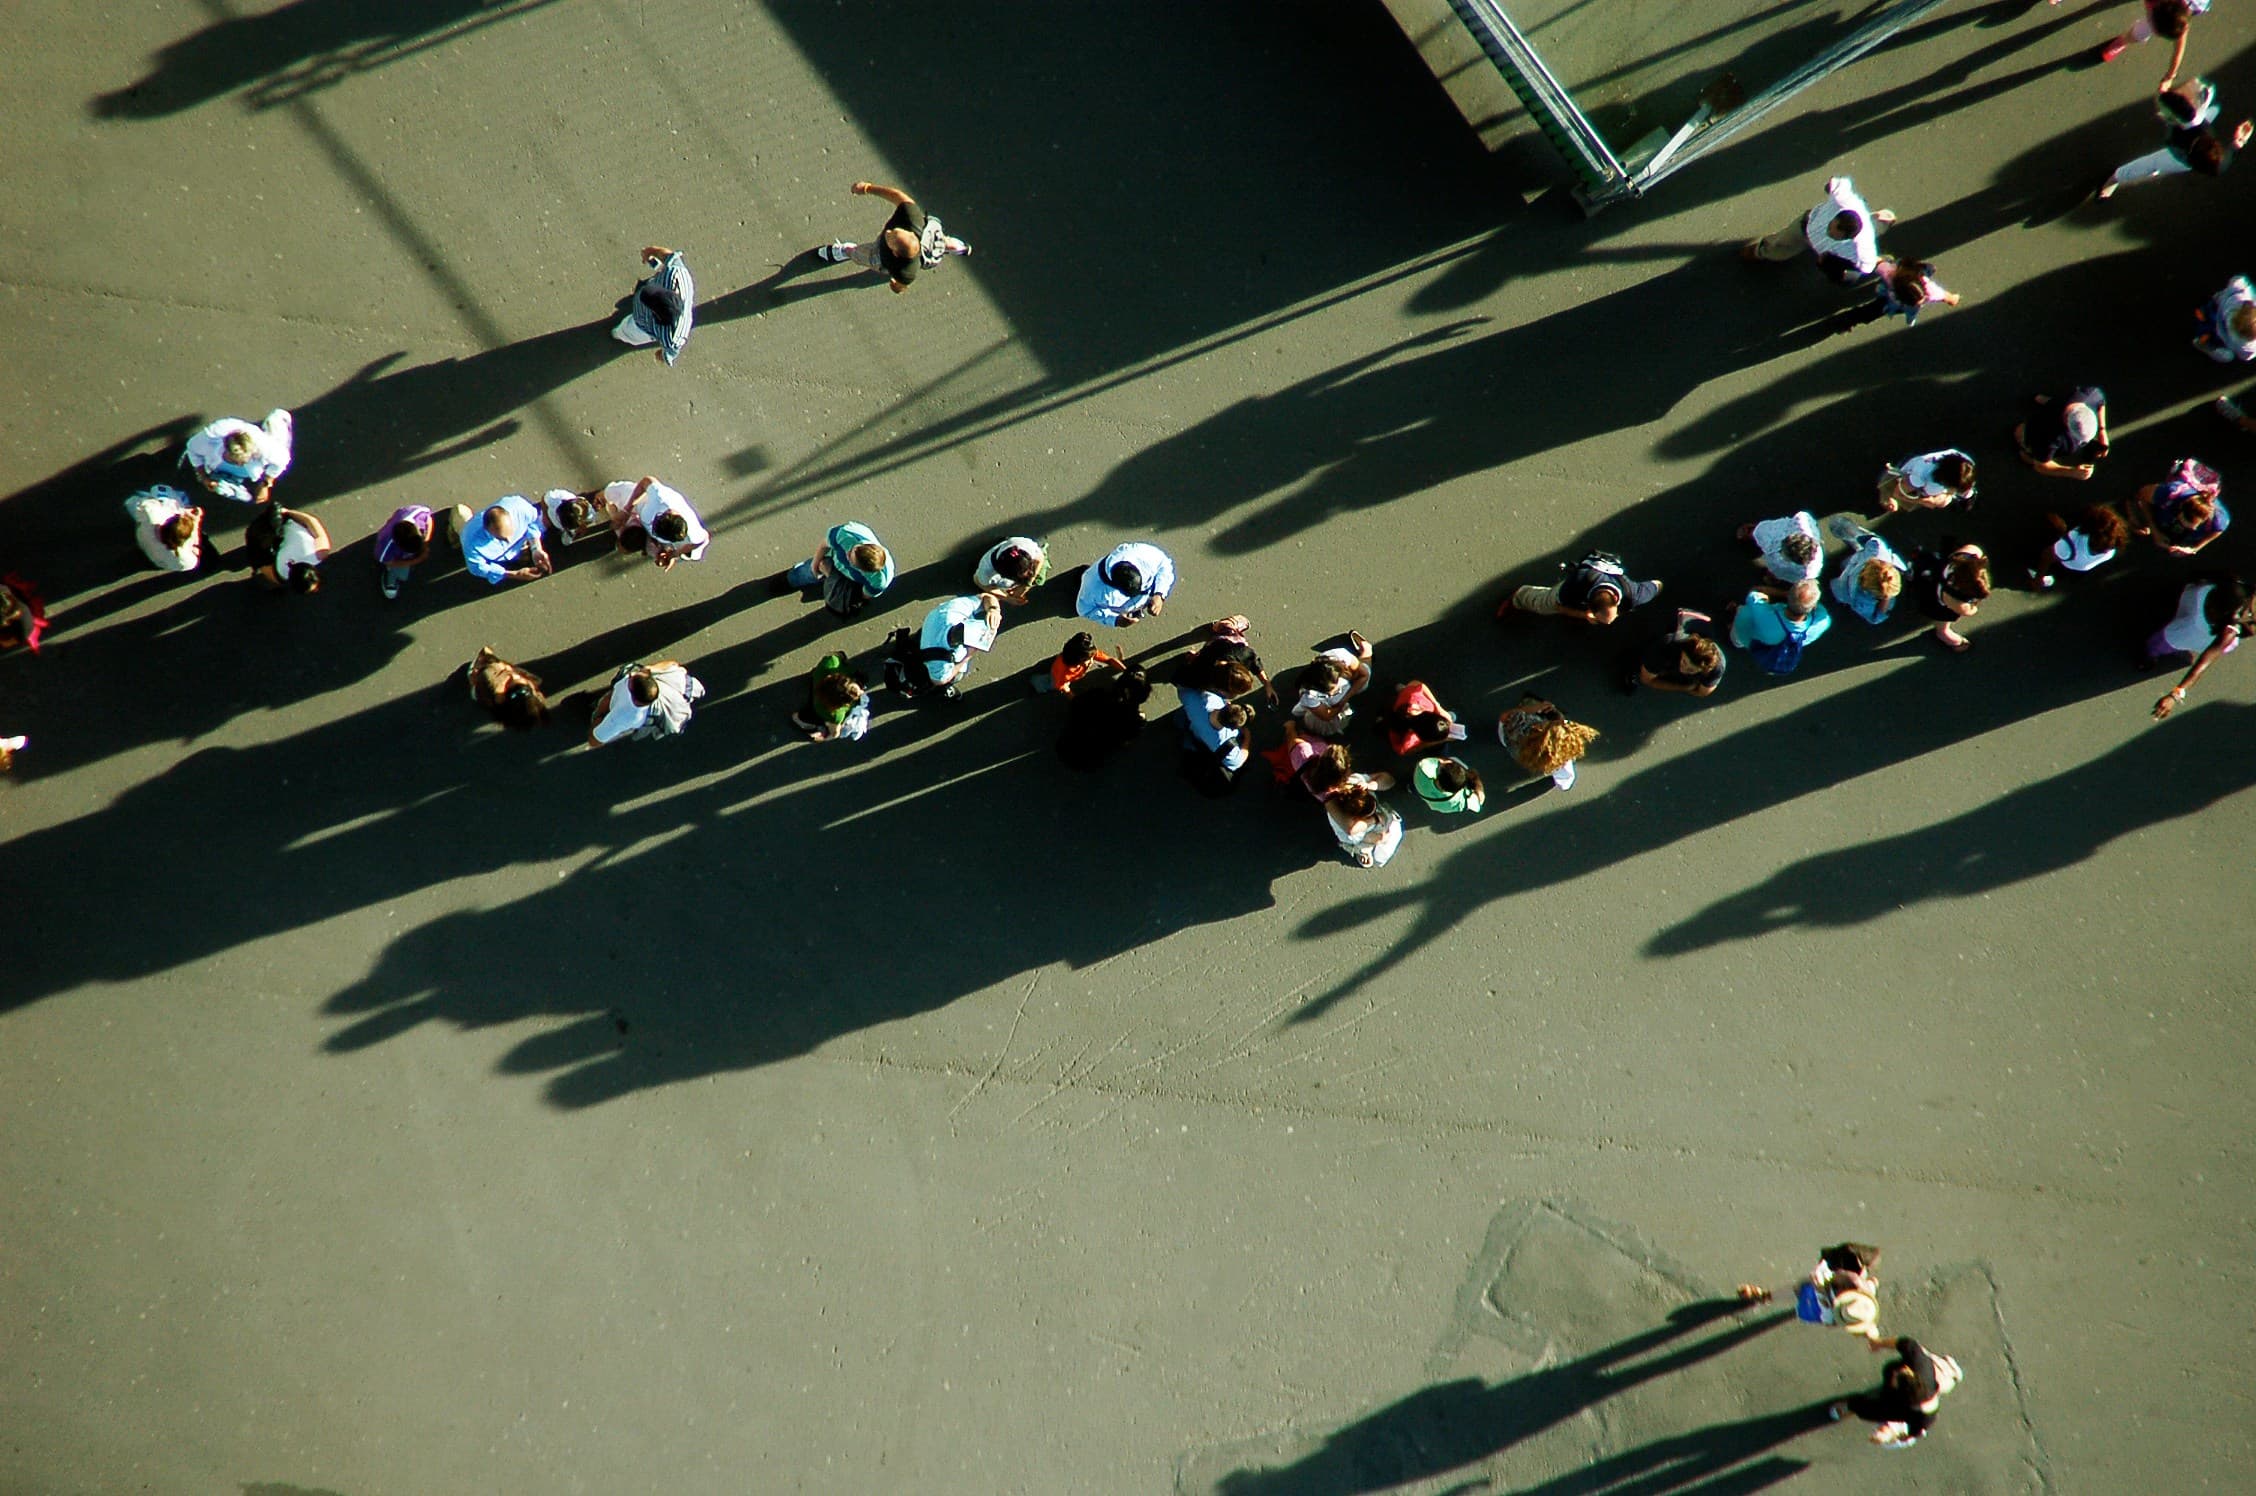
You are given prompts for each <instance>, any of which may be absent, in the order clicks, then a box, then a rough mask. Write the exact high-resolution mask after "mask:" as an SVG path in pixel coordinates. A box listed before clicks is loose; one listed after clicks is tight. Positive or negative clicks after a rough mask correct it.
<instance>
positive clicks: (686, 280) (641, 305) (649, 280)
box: [611, 244, 697, 366]
mask: <svg viewBox="0 0 2256 1496" xmlns="http://www.w3.org/2000/svg"><path fill="white" fill-rule="evenodd" d="M642 268H643V276H642V279H641V280H639V281H637V282H635V288H634V296H633V299H632V304H631V305H630V306H629V307H628V308H627V314H626V315H625V316H624V317H621V318H620V319H619V325H618V326H616V327H614V328H612V329H611V336H612V337H614V338H617V339H618V340H619V341H620V342H622V343H624V344H626V345H627V346H628V347H629V348H649V347H652V346H653V345H655V346H656V348H657V350H658V361H659V362H660V363H662V364H666V365H668V366H671V365H672V364H673V362H674V360H676V359H678V358H680V357H681V356H682V350H683V349H684V348H687V347H688V346H689V329H690V326H691V324H692V323H694V322H695V321H696V320H697V317H696V312H697V282H696V281H694V280H692V279H691V278H690V274H689V262H688V261H687V260H684V259H683V258H682V257H681V255H680V253H679V252H678V251H675V250H671V249H668V248H666V247H665V246H664V245H662V244H646V245H644V246H643V249H642Z"/></svg>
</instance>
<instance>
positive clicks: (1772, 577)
mask: <svg viewBox="0 0 2256 1496" xmlns="http://www.w3.org/2000/svg"><path fill="white" fill-rule="evenodd" d="M1739 541H1740V543H1741V544H1742V545H1751V546H1753V547H1754V548H1755V550H1756V551H1757V553H1758V554H1757V555H1756V557H1755V563H1756V564H1757V565H1758V566H1760V567H1762V569H1763V570H1764V572H1766V573H1767V574H1768V576H1769V580H1768V581H1767V582H1765V583H1763V584H1762V585H1763V586H1764V587H1765V589H1766V590H1770V591H1777V590H1779V589H1781V588H1787V587H1792V586H1793V585H1794V584H1795V583H1797V582H1813V581H1815V580H1817V578H1818V576H1819V574H1820V573H1821V572H1822V571H1823V570H1824V568H1825V544H1824V542H1823V541H1821V540H1819V539H1818V538H1817V516H1815V515H1813V514H1811V513H1810V512H1809V511H1808V510H1807V509H1798V510H1796V511H1795V512H1794V513H1792V514H1789V515H1787V516H1785V517H1784V518H1782V519H1763V520H1757V521H1755V522H1754V523H1753V524H1751V525H1741V526H1740V527H1739Z"/></svg>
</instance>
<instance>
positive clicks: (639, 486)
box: [603, 477, 713, 571]
mask: <svg viewBox="0 0 2256 1496" xmlns="http://www.w3.org/2000/svg"><path fill="white" fill-rule="evenodd" d="M603 501H604V502H605V503H606V504H608V505H610V507H611V528H612V531H613V533H614V534H616V535H617V536H618V538H619V549H620V550H621V551H634V550H640V551H641V552H642V553H643V554H644V555H646V556H648V557H649V558H650V559H651V560H652V561H653V562H655V563H656V564H657V567H658V569H659V570H660V571H665V570H667V569H668V568H670V567H671V566H672V565H673V564H674V563H675V562H676V561H702V560H704V559H705V547H706V545H707V544H708V543H710V542H711V540H712V538H713V537H712V535H711V534H710V533H709V532H707V530H706V528H705V522H704V521H703V520H701V519H699V518H698V517H697V511H696V510H695V509H692V508H691V507H690V504H689V500H687V499H685V498H683V497H682V496H681V495H680V494H679V493H678V492H676V491H675V490H673V489H671V488H668V487H667V486H666V485H665V484H663V483H660V482H659V481H658V480H657V479H656V478H647V477H646V478H641V479H638V480H636V481H635V482H633V483H628V482H626V481H624V480H621V481H620V482H617V483H612V484H607V485H606V486H605V487H604V490H603Z"/></svg>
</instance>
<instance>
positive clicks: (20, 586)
mask: <svg viewBox="0 0 2256 1496" xmlns="http://www.w3.org/2000/svg"><path fill="white" fill-rule="evenodd" d="M46 632H47V603H46V600H45V599H43V598H42V597H40V595H39V589H38V588H37V587H34V586H32V585H31V583H30V582H28V581H26V580H24V579H23V578H22V577H19V576H17V575H16V574H15V573H14V572H12V571H11V572H7V573H4V574H0V650H4V649H28V650H30V651H31V652H32V653H33V654H37V653H39V639H40V636H41V635H42V634H44V633H46Z"/></svg>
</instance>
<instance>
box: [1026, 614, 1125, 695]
mask: <svg viewBox="0 0 2256 1496" xmlns="http://www.w3.org/2000/svg"><path fill="white" fill-rule="evenodd" d="M1100 665H1103V666H1108V667H1110V668H1111V669H1114V670H1125V669H1127V668H1128V666H1127V662H1126V661H1124V660H1116V659H1114V658H1113V657H1112V656H1111V655H1108V654H1106V653H1105V652H1104V651H1103V650H1101V649H1099V648H1097V640H1096V636H1095V635H1094V634H1091V633H1089V632H1087V631H1086V630H1084V631H1083V632H1081V633H1078V634H1075V635H1074V636H1073V637H1072V638H1070V639H1068V640H1066V641H1065V645H1064V647H1063V648H1061V649H1059V650H1058V652H1057V653H1056V654H1054V655H1052V656H1051V657H1050V658H1049V659H1048V660H1047V661H1045V662H1043V663H1042V664H1040V665H1037V666H1035V667H1034V673H1033V674H1032V675H1031V676H1029V677H1028V680H1029V683H1030V684H1031V685H1032V686H1033V687H1034V689H1035V690H1037V691H1055V692H1057V693H1058V694H1059V695H1061V696H1071V695H1072V694H1073V692H1074V690H1075V688H1076V687H1078V686H1079V685H1080V684H1081V682H1082V681H1083V680H1084V679H1085V678H1086V677H1087V676H1088V674H1089V672H1090V671H1092V670H1094V669H1096V668H1097V667H1098V666H1100Z"/></svg>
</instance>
